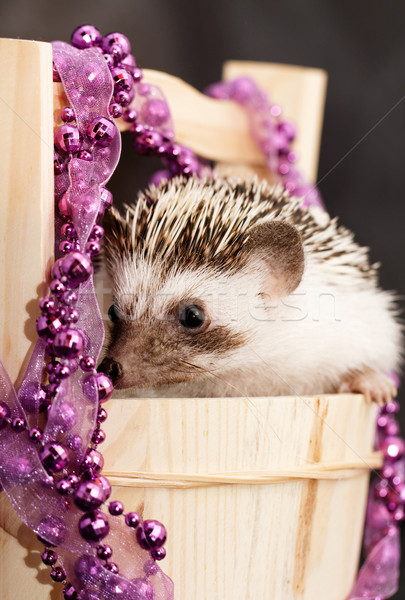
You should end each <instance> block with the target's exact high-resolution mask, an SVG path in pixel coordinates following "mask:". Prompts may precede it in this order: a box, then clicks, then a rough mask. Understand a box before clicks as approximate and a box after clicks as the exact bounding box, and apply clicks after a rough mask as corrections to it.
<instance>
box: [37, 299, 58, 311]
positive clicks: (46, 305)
mask: <svg viewBox="0 0 405 600" xmlns="http://www.w3.org/2000/svg"><path fill="white" fill-rule="evenodd" d="M39 308H40V309H41V310H42V311H43V312H44V313H49V312H52V310H53V309H54V308H55V301H54V300H52V298H48V296H45V297H44V298H42V300H41V301H40V303H39Z"/></svg>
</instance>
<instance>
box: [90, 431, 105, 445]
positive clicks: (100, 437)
mask: <svg viewBox="0 0 405 600" xmlns="http://www.w3.org/2000/svg"><path fill="white" fill-rule="evenodd" d="M105 438H106V435H105V432H104V431H103V430H102V429H98V430H97V431H95V432H94V433H93V435H92V437H91V441H92V442H93V444H97V445H98V444H102V443H103V442H104V441H105Z"/></svg>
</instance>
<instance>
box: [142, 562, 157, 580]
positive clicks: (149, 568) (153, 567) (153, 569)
mask: <svg viewBox="0 0 405 600" xmlns="http://www.w3.org/2000/svg"><path fill="white" fill-rule="evenodd" d="M143 570H144V572H145V575H147V576H148V577H153V576H154V575H156V573H157V572H158V571H159V567H158V566H157V564H156V563H155V561H154V560H150V559H149V560H147V561H146V562H145V563H144V565H143Z"/></svg>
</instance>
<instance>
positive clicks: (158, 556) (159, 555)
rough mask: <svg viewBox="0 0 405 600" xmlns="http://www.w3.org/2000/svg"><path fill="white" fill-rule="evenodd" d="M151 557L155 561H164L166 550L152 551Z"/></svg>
mask: <svg viewBox="0 0 405 600" xmlns="http://www.w3.org/2000/svg"><path fill="white" fill-rule="evenodd" d="M151 556H152V558H154V559H155V560H163V559H164V558H165V556H166V549H165V548H163V547H162V548H157V550H152V551H151Z"/></svg>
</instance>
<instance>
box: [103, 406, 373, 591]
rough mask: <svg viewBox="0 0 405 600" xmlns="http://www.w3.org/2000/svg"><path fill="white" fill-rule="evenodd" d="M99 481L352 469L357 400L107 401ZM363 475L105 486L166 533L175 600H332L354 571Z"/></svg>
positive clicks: (367, 438) (362, 449) (363, 430)
mask: <svg viewBox="0 0 405 600" xmlns="http://www.w3.org/2000/svg"><path fill="white" fill-rule="evenodd" d="M107 408H108V413H109V419H108V421H107V422H106V424H105V430H106V433H107V440H106V442H105V444H104V451H105V458H106V464H105V471H106V472H109V473H115V472H120V471H146V472H152V473H154V472H158V473H173V472H180V473H191V474H194V473H201V474H204V473H216V472H221V473H226V472H233V471H243V472H248V471H258V470H259V471H260V470H266V469H277V468H286V467H290V468H295V469H299V466H300V465H305V464H307V463H312V462H314V463H322V462H323V461H331V460H332V461H336V460H355V461H357V460H358V459H359V457H362V456H367V455H369V453H370V451H371V450H372V446H373V439H374V427H375V415H376V407H375V406H372V405H370V404H367V403H366V402H365V401H364V399H363V398H361V397H360V396H350V395H341V396H325V397H320V398H304V399H302V398H294V397H290V398H281V397H280V398H251V399H250V401H249V402H248V401H247V400H246V399H244V398H221V399H215V398H197V399H195V398H185V399H175V398H165V399H122V400H120V399H118V398H117V399H113V400H112V401H111V402H110V403H109V404H108V405H107ZM368 478H369V476H368V472H367V471H366V472H364V473H359V474H358V475H357V476H356V477H354V478H349V479H341V480H333V481H327V480H319V481H301V482H297V481H294V482H289V483H276V484H271V485H260V486H259V485H258V486H255V485H236V486H217V487H216V486H213V487H208V488H206V487H205V488H196V489H164V488H160V489H159V488H155V487H151V488H148V487H147V488H145V489H138V488H137V489H134V488H130V487H116V488H114V497H116V498H120V499H123V500H124V503H125V506H126V507H127V508H128V509H129V508H131V509H137V510H140V511H141V512H142V516H143V517H144V518H156V519H158V520H161V521H162V522H163V523H165V524H166V526H167V528H168V531H169V538H168V542H167V544H166V547H167V551H168V555H167V558H166V559H165V561H163V563H162V568H163V569H164V570H165V572H166V573H167V574H168V575H169V576H171V577H172V578H173V581H174V583H175V598H176V600H188V599H189V598H193V600H206V599H207V598H215V599H224V600H314V599H317V600H318V599H319V598H327V599H328V600H344V598H346V596H347V594H348V592H349V590H350V587H351V585H352V583H353V580H354V576H355V573H356V569H357V566H358V559H359V552H360V544H361V538H362V529H363V518H364V510H365V503H366V498H367V489H368Z"/></svg>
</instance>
